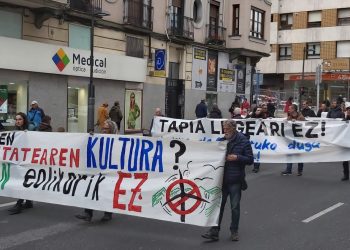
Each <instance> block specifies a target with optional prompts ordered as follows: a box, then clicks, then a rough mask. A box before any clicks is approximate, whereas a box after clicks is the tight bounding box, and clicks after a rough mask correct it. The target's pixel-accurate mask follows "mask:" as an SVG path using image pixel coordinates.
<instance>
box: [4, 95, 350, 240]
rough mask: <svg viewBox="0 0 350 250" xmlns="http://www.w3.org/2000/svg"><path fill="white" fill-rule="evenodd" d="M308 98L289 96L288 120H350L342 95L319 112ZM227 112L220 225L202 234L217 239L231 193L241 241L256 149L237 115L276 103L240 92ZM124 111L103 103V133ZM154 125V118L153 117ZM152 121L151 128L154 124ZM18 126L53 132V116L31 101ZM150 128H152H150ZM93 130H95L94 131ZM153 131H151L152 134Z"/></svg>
mask: <svg viewBox="0 0 350 250" xmlns="http://www.w3.org/2000/svg"><path fill="white" fill-rule="evenodd" d="M309 105H310V103H309V100H305V101H303V102H302V106H301V107H300V110H298V106H297V105H296V104H295V103H293V98H292V97H289V98H288V100H287V101H286V104H285V107H284V110H283V111H284V112H285V113H286V120H287V121H305V120H306V119H307V118H312V117H326V118H331V119H343V120H347V121H348V120H350V106H348V107H345V102H344V101H343V99H342V98H338V99H336V100H332V102H329V101H328V100H325V101H324V102H323V103H322V104H321V106H320V109H319V110H318V111H317V114H316V113H315V112H314V111H313V110H312V109H311V108H310V106H309ZM228 113H229V114H230V116H231V119H229V120H226V121H225V122H224V123H223V130H224V134H225V135H224V138H223V140H227V141H228V143H227V146H226V157H225V168H224V176H223V184H222V201H221V207H220V215H219V223H218V226H215V227H212V228H210V230H209V231H208V232H206V233H205V234H203V235H202V236H203V237H204V238H206V239H211V240H218V239H219V231H220V224H221V221H222V218H223V213H224V208H225V203H226V201H227V198H228V196H230V203H231V225H230V230H231V240H232V241H238V240H239V237H238V226H239V218H240V200H241V190H245V189H247V183H246V181H245V165H251V164H253V162H254V156H253V151H252V147H251V143H250V141H249V137H248V136H246V135H244V134H243V133H241V132H238V131H237V124H236V121H235V120H236V119H246V118H250V119H268V118H274V117H275V115H276V114H275V113H276V104H275V103H274V102H273V101H272V99H271V98H270V99H267V101H266V102H264V103H256V102H254V103H253V104H252V105H250V103H249V102H248V100H247V99H246V98H245V97H243V98H242V99H240V98H239V97H238V96H236V98H235V99H234V101H233V102H232V104H231V106H230V108H229V109H228ZM195 115H196V117H197V118H205V117H208V118H212V119H221V118H223V117H224V116H225V114H223V112H222V111H221V110H220V108H219V106H218V105H217V104H216V103H214V104H212V105H211V109H210V110H208V106H207V104H206V101H205V99H202V100H201V101H200V103H198V104H197V106H196V108H195ZM154 116H163V114H162V112H161V109H160V108H156V110H155V113H154ZM122 119H123V114H122V112H121V110H120V105H119V102H118V101H116V102H115V103H114V106H113V107H112V108H111V109H110V110H109V111H108V103H103V104H102V105H101V106H100V107H99V108H98V112H97V123H96V125H97V126H98V127H99V129H100V132H101V133H102V134H117V133H118V131H119V130H120V126H121V121H122ZM152 125H153V120H152ZM152 125H151V128H152ZM15 130H21V131H26V130H34V131H42V132H52V131H53V129H52V126H51V117H50V116H48V115H45V112H44V110H43V109H42V108H40V107H39V105H38V102H37V101H32V103H31V108H30V110H29V111H28V112H27V114H25V113H22V112H19V113H17V114H16V119H15ZM150 131H151V129H150ZM57 132H65V129H64V128H62V127H60V128H58V129H57ZM90 134H92V135H93V134H94V131H91V132H90ZM149 135H150V134H149ZM292 165H293V164H292V163H287V166H286V169H285V170H284V171H282V173H281V174H282V175H290V174H292ZM253 166H254V167H253V170H252V171H253V172H254V173H258V172H259V170H260V163H258V162H255V163H254V164H253ZM303 168H304V163H302V162H300V163H298V173H297V176H302V174H303ZM343 173H344V176H343V178H342V179H341V180H342V181H347V180H349V162H348V161H344V162H343ZM29 208H33V202H32V201H31V200H23V199H19V200H18V201H17V202H16V204H15V206H14V207H12V208H11V209H9V212H10V214H18V213H21V211H22V210H23V209H29ZM76 217H77V218H78V219H81V220H85V221H88V222H89V221H91V219H92V217H93V210H91V209H85V210H84V212H83V213H82V214H79V215H76ZM111 219H112V214H111V213H109V212H105V213H104V216H103V217H102V218H101V221H110V220H111Z"/></svg>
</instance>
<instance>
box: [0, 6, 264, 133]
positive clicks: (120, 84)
mask: <svg viewBox="0 0 350 250" xmlns="http://www.w3.org/2000/svg"><path fill="white" fill-rule="evenodd" d="M270 5H271V4H270V2H269V1H267V0H249V1H238V0H231V1H224V0H218V1H204V0H168V1H163V0H153V1H152V0H123V1H122V0H89V1H87V0H70V1H68V0H50V1H43V0H32V1H27V0H21V1H19V0H18V1H17V0H1V1H0V52H1V55H2V59H1V60H0V88H1V89H0V90H1V93H2V98H3V103H2V104H3V105H1V107H0V120H1V121H3V124H4V125H5V126H9V127H11V126H12V125H13V122H14V121H13V118H14V114H15V113H16V112H19V111H22V112H23V111H24V112H25V111H27V110H28V108H29V103H30V102H31V101H32V100H37V101H38V102H39V106H41V107H42V108H43V109H44V110H45V113H47V114H49V115H50V116H52V118H53V119H52V123H53V127H54V128H57V127H59V126H62V127H65V128H66V129H67V131H69V132H85V131H86V129H87V109H88V96H89V94H88V93H89V76H90V70H91V67H90V66H91V64H92V65H93V76H94V77H93V85H94V86H95V91H94V92H95V97H96V99H95V110H97V108H98V107H99V106H100V105H101V104H102V103H104V102H107V103H108V104H109V105H110V106H109V108H110V107H111V106H112V104H113V103H114V102H115V101H119V102H120V104H121V110H122V112H123V114H124V121H125V122H124V121H123V122H122V132H125V133H128V132H139V131H141V129H142V128H149V125H150V122H151V119H152V117H153V112H154V109H155V108H156V107H161V108H162V110H163V113H164V114H165V115H166V116H169V117H174V118H185V119H192V118H195V114H194V109H195V106H196V104H197V103H198V102H199V101H200V100H201V99H203V98H205V99H206V100H207V102H208V104H209V107H210V106H211V105H212V104H213V103H217V104H218V105H219V107H220V108H221V109H222V110H223V113H224V116H225V117H228V116H229V114H228V111H227V110H228V108H229V107H230V104H231V102H232V101H233V100H234V98H235V96H236V95H240V96H245V97H247V98H248V99H250V97H251V86H252V69H254V67H255V64H256V63H257V62H258V61H259V60H260V58H261V57H264V56H267V55H268V52H269V33H270V30H269V21H270V20H269V17H270ZM92 22H93V23H92ZM92 24H93V26H92ZM92 39H93V40H92ZM91 47H93V51H94V57H93V60H92V61H91V59H90V53H91ZM95 113H96V112H95ZM95 116H96V114H95Z"/></svg>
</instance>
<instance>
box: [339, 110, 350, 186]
mask: <svg viewBox="0 0 350 250" xmlns="http://www.w3.org/2000/svg"><path fill="white" fill-rule="evenodd" d="M345 110H346V111H345V118H344V121H349V120H350V106H348V107H346V108H345ZM343 173H344V176H343V178H342V179H341V180H342V181H348V180H349V161H343Z"/></svg>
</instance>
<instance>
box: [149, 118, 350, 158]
mask: <svg viewBox="0 0 350 250" xmlns="http://www.w3.org/2000/svg"><path fill="white" fill-rule="evenodd" d="M224 121H225V119H207V118H204V119H197V120H181V119H172V118H167V117H154V122H153V128H152V136H155V137H165V138H175V139H182V140H197V141H216V140H218V138H222V137H223V136H224V133H223V122H224ZM236 122H237V130H239V131H241V132H243V133H244V134H246V135H247V136H249V137H250V142H251V145H252V148H253V152H254V158H255V162H261V163H298V162H304V163H306V162H332V161H348V160H350V128H349V123H348V122H346V121H340V120H334V119H317V118H315V119H313V120H310V121H303V122H301V121H296V122H292V121H287V120H286V119H276V118H274V119H266V120H259V119H244V120H243V119H242V120H236Z"/></svg>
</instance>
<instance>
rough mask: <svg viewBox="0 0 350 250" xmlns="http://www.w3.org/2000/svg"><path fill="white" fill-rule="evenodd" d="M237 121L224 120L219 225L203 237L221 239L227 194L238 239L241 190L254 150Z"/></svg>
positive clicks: (235, 237)
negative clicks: (222, 175)
mask: <svg viewBox="0 0 350 250" xmlns="http://www.w3.org/2000/svg"><path fill="white" fill-rule="evenodd" d="M236 127H237V125H236V122H235V121H234V120H227V121H225V122H224V126H223V128H224V133H225V139H226V140H228V143H227V146H226V161H225V167H224V178H223V184H222V200H221V206H220V215H219V222H218V226H214V227H212V228H211V229H210V230H209V231H208V232H206V233H205V234H203V235H202V237H203V238H206V239H210V240H219V231H220V224H221V221H222V217H223V214H224V209H225V204H226V201H227V196H230V202H231V226H230V230H231V240H232V241H238V240H239V238H238V224H239V217H240V201H241V190H245V189H247V183H246V182H245V165H251V164H253V162H254V156H253V150H252V147H251V144H250V142H249V140H248V138H247V137H246V136H245V135H244V134H242V133H240V132H238V131H237V130H236Z"/></svg>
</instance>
